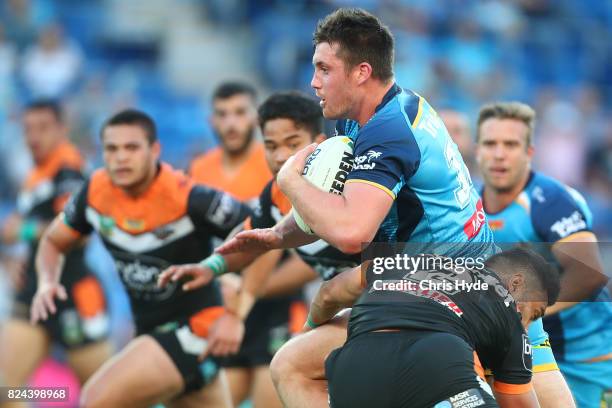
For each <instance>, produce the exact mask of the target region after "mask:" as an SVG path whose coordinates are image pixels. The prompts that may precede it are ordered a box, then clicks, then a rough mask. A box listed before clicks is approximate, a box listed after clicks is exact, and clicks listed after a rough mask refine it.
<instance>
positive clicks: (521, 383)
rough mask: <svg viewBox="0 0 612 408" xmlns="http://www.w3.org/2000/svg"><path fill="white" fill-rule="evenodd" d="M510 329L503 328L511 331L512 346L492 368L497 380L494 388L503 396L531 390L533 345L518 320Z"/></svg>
mask: <svg viewBox="0 0 612 408" xmlns="http://www.w3.org/2000/svg"><path fill="white" fill-rule="evenodd" d="M510 327H511V328H510V329H509V328H508V326H506V325H504V326H503V327H502V329H503V330H504V331H507V330H511V334H510V336H511V338H510V346H509V347H508V349H507V351H506V353H505V355H503V356H500V358H499V359H498V360H497V362H496V363H495V364H494V366H493V367H491V370H492V371H493V378H494V380H495V381H494V383H493V386H494V388H495V390H496V391H497V392H501V393H502V394H522V393H524V392H527V391H529V389H530V388H531V375H532V368H531V365H532V349H531V343H530V342H529V337H528V336H527V334H526V333H525V331H524V330H523V328H522V325H521V324H520V321H518V320H517V321H516V322H514V323H513V324H511V326H510Z"/></svg>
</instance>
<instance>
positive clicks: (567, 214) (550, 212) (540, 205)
mask: <svg viewBox="0 0 612 408" xmlns="http://www.w3.org/2000/svg"><path fill="white" fill-rule="evenodd" d="M531 195H532V198H531V203H532V210H531V220H532V223H533V226H534V228H535V230H536V232H537V233H538V235H539V236H540V238H541V239H542V241H544V242H557V241H559V240H562V239H564V238H566V237H568V236H569V235H572V234H575V233H577V232H581V231H591V227H592V215H591V211H590V210H589V208H588V206H587V204H586V201H585V200H584V198H582V196H581V195H580V193H578V192H577V191H576V190H573V189H570V188H567V189H566V188H563V187H562V186H550V187H548V188H546V189H544V188H542V187H536V188H535V189H534V190H533V191H532V193H531Z"/></svg>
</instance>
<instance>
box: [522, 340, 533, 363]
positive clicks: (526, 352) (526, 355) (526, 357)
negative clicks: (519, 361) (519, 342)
mask: <svg viewBox="0 0 612 408" xmlns="http://www.w3.org/2000/svg"><path fill="white" fill-rule="evenodd" d="M532 352H533V349H532V347H531V343H530V342H529V336H527V335H526V334H523V367H525V370H527V371H529V372H531V356H532Z"/></svg>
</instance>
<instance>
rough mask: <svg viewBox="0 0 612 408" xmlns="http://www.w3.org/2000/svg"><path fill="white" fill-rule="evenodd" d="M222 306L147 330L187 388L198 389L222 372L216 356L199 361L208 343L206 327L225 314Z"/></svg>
mask: <svg viewBox="0 0 612 408" xmlns="http://www.w3.org/2000/svg"><path fill="white" fill-rule="evenodd" d="M223 311H224V309H223V307H222V306H211V307H207V308H204V309H202V310H200V311H199V312H197V313H196V314H193V315H191V316H189V317H186V318H181V319H177V320H174V321H170V322H167V323H165V324H163V325H160V326H158V327H156V328H155V329H153V330H150V331H148V332H139V334H147V335H149V336H151V337H153V339H155V340H156V341H157V342H158V343H159V345H160V346H161V347H162V348H163V349H164V351H165V352H166V353H168V355H169V356H170V359H171V360H172V362H173V363H174V365H175V366H176V368H177V369H178V371H179V372H180V374H181V377H182V378H183V381H184V383H185V389H184V392H190V391H195V390H199V389H200V388H202V387H204V386H205V385H206V384H209V383H210V382H212V381H213V380H214V379H215V378H216V377H217V374H218V373H219V368H220V367H219V363H218V360H217V359H216V358H214V357H208V358H206V359H205V360H204V361H201V362H200V361H198V357H199V356H200V354H202V353H203V352H204V350H205V349H206V347H207V343H206V335H207V330H208V328H210V326H212V324H214V322H215V320H216V319H217V318H219V317H220V316H221V315H222V314H223Z"/></svg>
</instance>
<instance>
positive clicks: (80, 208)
mask: <svg viewBox="0 0 612 408" xmlns="http://www.w3.org/2000/svg"><path fill="white" fill-rule="evenodd" d="M88 192H89V181H87V182H85V183H81V187H79V189H78V190H77V191H76V192H75V193H74V194H72V196H71V197H70V199H69V200H68V202H67V203H66V205H65V207H64V211H63V220H64V224H66V225H67V226H68V227H70V228H71V229H73V230H75V231H77V232H78V233H80V234H83V235H87V234H90V233H91V232H92V231H93V226H92V225H91V224H90V223H89V221H87V216H86V209H87V195H88Z"/></svg>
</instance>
